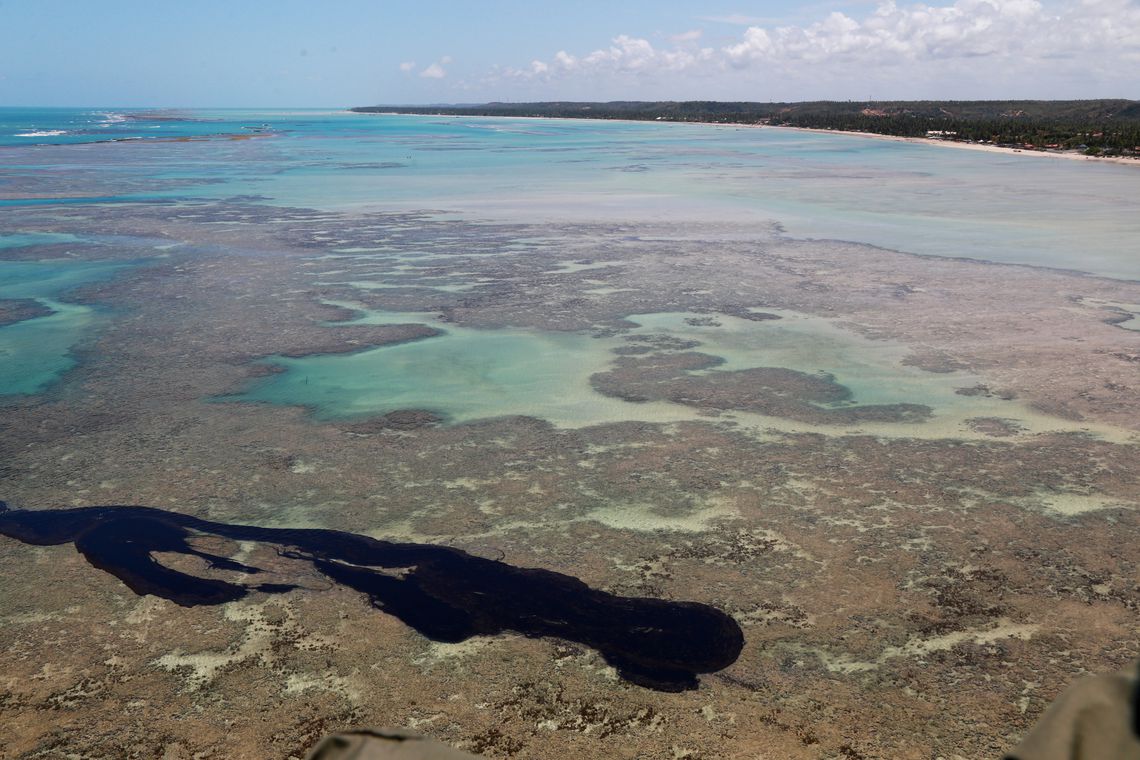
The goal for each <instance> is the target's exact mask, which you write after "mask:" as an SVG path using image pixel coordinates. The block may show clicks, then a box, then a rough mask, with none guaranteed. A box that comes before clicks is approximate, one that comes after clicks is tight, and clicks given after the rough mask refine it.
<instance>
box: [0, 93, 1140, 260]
mask: <svg viewBox="0 0 1140 760" xmlns="http://www.w3.org/2000/svg"><path fill="white" fill-rule="evenodd" d="M128 117H129V118H128ZM148 118H149V119H151V120H148ZM36 130H38V131H41V132H46V131H63V132H64V133H65V134H63V135H57V136H52V137H38V138H37V137H19V136H17V135H27V134H31V133H33V132H35V131H36ZM211 137H212V138H213V139H212V140H206V138H211ZM112 138H114V139H118V138H130V141H129V142H126V143H116V144H112V145H102V146H94V145H86V146H83V145H78V146H77V145H70V146H63V147H55V148H41V149H38V150H37V152H36V153H35V154H28V153H26V152H23V151H19V150H14V149H13V147H14V146H26V145H28V144H36V143H40V142H46V143H49V144H50V143H55V142H58V141H71V142H79V143H91V142H98V141H101V140H102V141H105V140H107V139H112ZM190 138H193V139H194V140H199V139H201V140H204V142H177V140H184V139H190ZM235 138H239V139H235ZM0 145H7V146H9V147H7V148H4V149H0V172H3V173H5V174H11V175H14V176H15V178H16V182H15V186H14V187H9V188H7V189H6V190H5V191H4V193H3V194H2V195H0V198H7V199H8V200H0V203H14V202H19V203H38V202H42V199H40V198H38V197H35V195H34V194H37V193H38V191H40V190H43V189H45V187H43V186H44V183H45V182H47V179H45V178H44V177H39V178H36V179H31V178H30V175H29V174H28V172H33V171H38V172H39V173H40V174H44V175H47V176H48V177H50V178H51V179H52V182H53V184H52V185H51V186H50V188H46V189H50V190H51V191H53V194H54V195H56V196H60V197H66V196H67V195H68V193H67V190H68V189H71V190H73V191H74V190H75V189H76V187H77V186H79V185H82V184H83V183H82V182H80V181H79V180H80V179H82V178H83V176H84V175H89V176H90V177H92V178H94V179H96V180H99V181H100V182H99V187H100V188H103V187H104V185H103V184H102V181H103V180H106V179H107V174H108V173H109V172H113V174H114V177H115V179H116V182H115V183H113V184H108V185H106V188H107V189H108V190H112V191H113V192H106V193H104V192H98V193H96V192H94V188H92V187H90V186H89V185H88V186H85V193H84V194H85V195H86V194H90V195H92V196H94V197H97V198H98V199H99V200H101V201H104V202H105V201H107V200H114V199H115V198H116V197H118V198H120V199H123V200H126V199H135V200H147V199H150V200H158V199H167V200H176V199H187V198H195V197H197V198H226V197H234V196H248V197H251V198H256V199H257V202H261V203H268V204H277V205H284V206H294V207H305V208H321V209H369V208H385V209H392V208H404V209H423V208H429V209H436V210H440V211H450V212H462V213H464V214H466V215H468V217H469V218H480V217H482V218H498V219H507V220H509V221H517V220H522V219H535V220H542V219H562V220H574V219H594V220H596V219H601V218H611V219H614V220H625V221H635V220H638V219H675V220H683V219H690V220H700V219H705V220H716V221H740V220H746V221H759V220H767V221H771V222H773V223H779V224H780V225H782V226H783V228H784V229H785V230H786V232H787V234H789V235H792V236H796V237H817V238H818V237H824V238H835V239H841V240H849V241H856V242H863V243H867V244H870V245H876V246H883V247H887V248H893V249H896V250H903V251H907V252H910V253H917V254H926V255H939V256H953V257H966V258H978V259H986V260H993V261H999V262H1006V263H1015V264H1033V265H1036V266H1050V267H1059V268H1065V269H1076V270H1080V271H1087V272H1092V273H1094V274H1100V275H1104V276H1108V277H1118V278H1126V279H1140V257H1137V256H1136V251H1135V249H1134V248H1129V246H1128V241H1135V240H1137V239H1140V193H1137V192H1136V186H1137V182H1138V181H1140V180H1138V176H1137V175H1140V166H1121V165H1116V164H1097V163H1092V162H1079V161H1070V160H1063V159H1049V158H1043V157H1039V156H1025V155H1020V154H1012V153H1011V154H1008V155H1004V154H992V153H980V152H976V151H968V150H957V149H953V148H948V147H944V146H929V145H921V144H910V143H900V142H893V141H887V140H879V139H873V138H865V137H858V136H849V135H835V134H812V133H806V132H801V131H793V130H782V129H775V128H761V129H756V128H739V127H726V126H711V125H686V124H661V123H631V122H601V121H582V120H555V119H542V120H525V119H488V118H450V117H430V116H395V115H375V114H353V113H348V112H333V111H315V110H314V111H303V110H302V111H241V110H223V111H196V112H178V113H171V112H157V113H155V112H142V113H139V114H130V113H129V112H125V111H67V110H61V109H57V110H49V111H31V110H28V109H0ZM64 165H66V167H67V168H68V170H69V173H68V175H66V176H62V175H60V176H57V175H58V174H59V173H58V172H57V169H59V168H60V167H62V166H64ZM77 168H79V169H80V171H79V173H78V174H79V176H78V178H77V177H76V176H75V175H76V172H75V170H76V169H77ZM21 178H23V179H24V182H25V183H26V190H27V192H22V191H21ZM91 201H92V198H87V199H84V198H83V197H76V198H75V199H74V202H76V203H89V202H91Z"/></svg>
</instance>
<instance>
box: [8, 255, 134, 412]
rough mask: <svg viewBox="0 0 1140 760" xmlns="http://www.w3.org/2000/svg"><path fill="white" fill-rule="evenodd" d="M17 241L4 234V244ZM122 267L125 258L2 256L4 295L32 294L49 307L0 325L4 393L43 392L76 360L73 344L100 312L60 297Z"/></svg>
mask: <svg viewBox="0 0 1140 760" xmlns="http://www.w3.org/2000/svg"><path fill="white" fill-rule="evenodd" d="M58 237H61V236H46V235H44V236H39V235H26V236H20V239H22V240H23V241H24V242H23V245H31V244H36V243H44V242H48V239H54V238H58ZM62 237H70V236H62ZM6 238H7V239H6ZM56 242H60V241H58V240H56ZM15 245H16V244H15V243H14V241H13V239H12V238H11V237H9V236H3V237H0V246H5V247H15ZM122 268H123V265H121V264H103V263H84V262H62V261H31V262H27V261H0V300H2V299H33V300H36V301H38V302H39V303H40V304H42V305H43V306H46V307H47V308H48V309H50V310H51V313H50V314H47V315H45V316H42V317H35V318H33V319H26V320H23V321H22V322H16V323H14V324H10V325H6V326H4V327H0V397H3V396H21V395H31V394H35V393H40V392H42V391H43V390H45V389H46V388H47V387H49V386H50V385H52V384H53V383H54V382H56V381H57V380H58V379H59V378H60V376H62V374H63V373H64V372H66V371H67V370H69V369H71V368H72V367H74V366H75V360H74V358H73V357H72V355H71V351H72V347H73V346H74V345H75V344H76V342H78V341H79V339H80V338H81V337H82V336H83V334H84V332H85V331H86V330H88V329H89V328H90V327H91V326H92V325H93V324H94V323H95V321H96V319H97V315H96V313H95V310H94V309H93V308H91V307H90V306H84V305H80V304H73V303H67V302H66V301H65V300H61V299H62V298H65V294H66V292H67V291H68V290H71V289H72V288H75V287H78V286H80V285H84V284H87V283H91V282H98V281H101V280H106V279H108V278H110V277H112V276H113V275H114V274H115V272H116V271H118V270H120V269H122Z"/></svg>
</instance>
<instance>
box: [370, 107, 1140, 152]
mask: <svg viewBox="0 0 1140 760" xmlns="http://www.w3.org/2000/svg"><path fill="white" fill-rule="evenodd" d="M349 113H356V114H360V115H362V116H423V117H427V118H450V119H534V120H536V121H587V122H598V121H600V122H611V123H615V124H684V125H688V126H700V127H722V128H724V127H731V128H734V129H785V130H790V131H794V132H807V133H809V134H811V133H814V134H825V135H847V136H849V137H870V138H873V139H876V140H890V141H893V142H905V143H912V144H915V145H937V146H941V147H944V148H958V149H960V150H974V151H979V152H982V153H995V154H999V155H1008V156H1012V155H1022V156H1037V157H1048V158H1063V159H1067V160H1069V161H1089V162H1093V163H1104V164H1119V165H1124V166H1140V157H1136V158H1131V157H1128V156H1086V155H1084V154H1083V153H1074V152H1068V151H1049V150H1033V149H1025V148H1003V147H1001V146H999V145H986V144H983V143H971V142H961V141H958V140H936V139H934V138H932V137H902V136H899V135H881V134H879V133H878V132H854V131H848V130H844V129H815V128H812V127H789V126H784V125H782V124H746V123H744V122H731V121H673V120H670V119H661V120H657V119H592V118H590V117H587V116H577V117H575V116H513V115H512V116H493V115H490V114H454V113H452V114H443V113H441V114H425V113H405V112H403V111H398V110H394V111H353V110H352V109H349Z"/></svg>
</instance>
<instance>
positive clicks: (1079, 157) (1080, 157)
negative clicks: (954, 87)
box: [723, 124, 1140, 166]
mask: <svg viewBox="0 0 1140 760" xmlns="http://www.w3.org/2000/svg"><path fill="white" fill-rule="evenodd" d="M723 126H741V127H757V126H762V127H763V128H764V129H788V130H793V131H795V132H809V133H812V132H814V133H816V134H821V133H822V134H830V135H850V136H853V137H873V138H875V139H876V140H891V141H893V142H905V143H913V144H916V145H937V146H940V147H943V148H958V149H960V150H976V151H981V152H983V153H998V154H1002V155H1007V156H1009V155H1014V154H1016V155H1021V156H1038V157H1043V158H1064V159H1068V160H1070V161H1091V162H1096V163H1106V164H1124V165H1126V166H1140V158H1128V157H1126V156H1086V155H1085V154H1083V153H1076V152H1073V151H1050V150H1032V149H1030V150H1026V149H1023V148H1003V147H1001V146H1000V145H985V144H982V143H971V142H961V141H958V140H936V139H934V138H932V137H900V136H898V135H880V134H878V133H876V132H848V131H846V130H842V129H811V128H809V127H785V126H778V125H768V124H763V125H759V124H737V125H727V124H726V125H723Z"/></svg>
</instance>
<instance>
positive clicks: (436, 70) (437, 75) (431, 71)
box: [420, 55, 452, 79]
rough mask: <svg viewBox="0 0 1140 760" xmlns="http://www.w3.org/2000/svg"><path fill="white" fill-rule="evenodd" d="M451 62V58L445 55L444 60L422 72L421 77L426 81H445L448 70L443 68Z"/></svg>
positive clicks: (441, 59)
mask: <svg viewBox="0 0 1140 760" xmlns="http://www.w3.org/2000/svg"><path fill="white" fill-rule="evenodd" d="M451 62H452V58H451V56H450V55H445V56H443V57H442V58H440V59H439V60H438V61H436V62H435V63H433V64H431V65H430V66H428V67H426V68H425V69H424V70H423V71H421V72H420V76H421V77H423V78H424V79H443V78H444V77H445V76H447V69H445V68H443V67H444V66H446V65H448V64H449V63H451Z"/></svg>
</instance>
